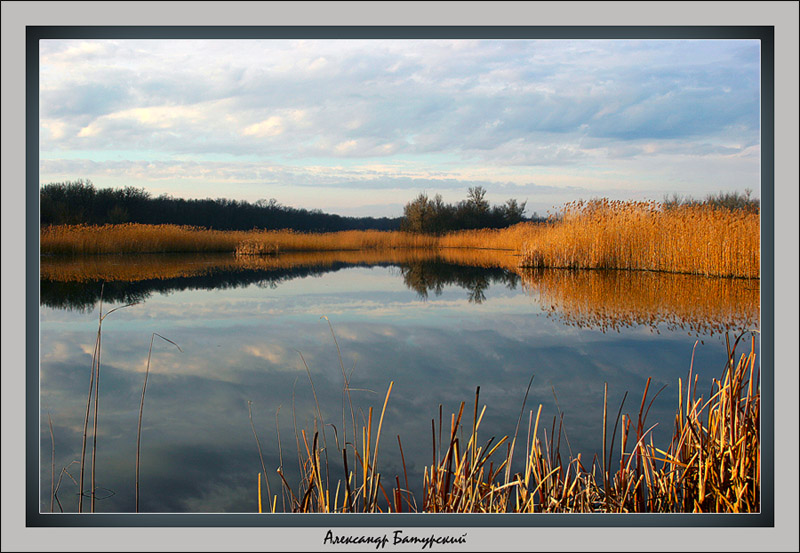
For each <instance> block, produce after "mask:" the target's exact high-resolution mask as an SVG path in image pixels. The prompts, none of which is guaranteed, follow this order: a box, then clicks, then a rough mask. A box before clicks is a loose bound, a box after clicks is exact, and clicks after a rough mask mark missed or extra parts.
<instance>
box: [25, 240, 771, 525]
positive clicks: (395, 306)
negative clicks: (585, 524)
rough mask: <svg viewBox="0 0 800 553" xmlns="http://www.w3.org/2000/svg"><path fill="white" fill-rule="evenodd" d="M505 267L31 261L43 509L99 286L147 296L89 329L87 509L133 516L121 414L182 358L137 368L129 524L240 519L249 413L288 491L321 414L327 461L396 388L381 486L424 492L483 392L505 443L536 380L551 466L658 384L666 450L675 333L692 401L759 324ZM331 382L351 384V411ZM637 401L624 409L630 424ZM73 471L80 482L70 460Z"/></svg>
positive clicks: (319, 257)
mask: <svg viewBox="0 0 800 553" xmlns="http://www.w3.org/2000/svg"><path fill="white" fill-rule="evenodd" d="M515 262H516V258H515V257H514V256H513V254H510V253H509V254H501V255H498V254H497V253H494V252H488V251H460V250H443V251H440V252H431V251H400V250H398V251H389V252H326V253H319V254H291V255H281V256H277V257H273V258H252V259H247V258H245V259H242V258H240V259H236V258H234V257H232V256H146V257H139V258H134V257H127V256H124V257H114V256H108V257H105V256H96V257H93V258H87V259H69V260H56V259H47V260H44V259H43V260H42V281H41V302H42V309H41V346H40V361H41V363H40V365H41V367H40V389H41V394H40V401H41V413H42V427H41V441H40V445H41V451H43V452H45V453H44V454H43V456H42V462H41V471H40V474H41V483H42V486H41V490H42V492H41V505H42V509H43V510H47V509H49V496H48V493H49V489H50V485H49V484H50V470H51V466H50V458H49V452H50V448H51V444H50V432H49V427H48V426H47V416H46V415H47V414H51V415H52V420H53V424H54V436H55V449H56V477H58V474H59V471H60V470H61V467H67V466H70V463H71V462H72V461H73V460H75V459H76V458H79V455H80V443H81V435H82V430H83V417H84V413H85V402H86V389H87V388H86V387H87V384H88V375H89V368H90V366H91V358H92V348H93V345H94V337H95V332H96V329H97V327H96V325H97V313H96V309H97V301H98V299H99V294H100V282H101V281H102V282H104V283H105V284H104V292H103V297H104V304H105V305H106V307H105V308H104V311H106V310H108V309H111V308H113V307H114V306H115V305H116V304H119V303H121V302H125V303H128V302H130V301H131V300H136V299H138V300H143V301H144V303H141V304H139V305H136V306H134V307H130V308H126V309H122V310H119V311H117V312H115V313H113V314H111V316H110V317H108V319H107V320H106V321H105V322H104V323H103V342H102V344H103V355H102V359H103V367H102V386H101V403H100V413H101V414H100V426H99V428H100V433H101V434H100V436H99V437H98V474H97V484H98V486H102V487H103V488H105V489H108V490H111V491H113V492H114V495H113V496H110V497H109V498H108V499H105V500H102V501H98V510H99V511H101V512H129V511H131V510H132V508H133V505H134V497H133V494H134V480H133V475H134V474H135V451H136V430H137V416H138V406H139V400H140V397H141V388H142V381H143V376H144V370H145V366H146V362H147V357H148V345H149V341H150V338H151V334H152V332H158V333H159V334H162V335H164V336H166V337H168V338H169V339H170V340H173V341H174V342H175V343H177V344H179V345H180V346H181V348H182V350H183V352H178V351H177V350H175V349H174V348H172V347H159V346H158V345H157V346H156V348H154V351H153V357H152V364H151V371H150V375H149V380H148V388H147V402H146V405H145V411H144V420H143V445H142V454H141V471H142V472H141V478H142V482H141V486H142V487H141V492H142V502H141V509H142V511H144V512H252V511H254V510H255V508H256V475H257V474H258V472H260V471H261V470H262V469H261V460H260V457H259V453H258V449H257V448H256V444H255V441H254V437H253V434H252V431H251V427H250V424H249V420H248V409H247V406H248V401H252V402H253V404H252V408H253V420H254V424H255V426H256V428H257V431H258V434H259V438H260V440H261V445H262V447H263V456H264V464H265V466H266V467H267V471H268V472H269V478H270V484H271V488H272V493H273V494H275V493H279V492H278V490H279V489H280V483H279V480H278V478H277V475H276V473H275V472H274V469H275V467H277V466H278V465H281V464H282V465H283V466H284V467H285V469H286V477H287V480H288V481H290V482H297V481H298V475H299V472H300V469H299V467H298V463H297V455H296V451H297V444H298V443H300V442H299V440H298V437H297V436H298V435H297V434H296V432H299V431H300V430H302V429H306V430H307V431H308V432H309V435H313V432H314V430H315V429H319V425H317V426H315V421H316V420H317V416H318V413H322V414H323V416H324V417H325V426H323V429H325V431H326V432H328V434H327V440H328V442H329V443H330V444H335V440H336V435H337V433H338V436H339V439H340V441H344V434H345V432H347V440H348V441H352V439H353V437H352V434H351V431H352V423H351V422H350V411H349V399H350V397H351V398H352V401H353V413H354V416H355V418H356V420H357V422H358V421H359V420H363V419H364V418H365V417H366V414H367V413H368V412H369V408H370V407H373V408H374V409H375V410H376V412H379V411H380V407H381V405H382V401H383V397H384V394H385V392H386V389H387V386H388V383H389V382H394V388H393V392H392V396H391V398H390V401H389V403H388V407H387V413H386V418H385V420H384V426H383V430H382V432H383V436H384V437H383V438H382V441H381V450H380V451H381V457H380V459H379V471H380V472H381V474H382V475H384V476H385V477H386V478H388V479H392V478H394V476H395V475H400V477H401V478H403V475H404V473H405V472H407V473H408V477H409V480H410V482H411V486H412V489H413V491H414V492H415V493H416V494H417V497H420V493H419V492H420V490H419V486H420V484H421V482H422V473H423V470H424V467H425V465H426V464H429V463H430V462H431V420H432V419H437V424H438V414H439V406H440V405H441V406H442V407H441V408H442V412H443V413H444V416H445V417H447V416H448V415H449V414H450V413H453V412H457V411H458V409H459V405H460V402H461V401H465V402H467V407H466V409H467V410H471V409H472V407H473V406H472V404H471V403H470V402H471V401H472V399H473V398H474V397H475V389H476V387H478V386H480V387H481V395H480V405H481V407H482V406H483V405H486V406H487V411H486V414H485V417H484V419H483V422H482V425H481V428H482V433H481V440H483V441H485V440H488V439H489V438H491V437H492V436H494V437H495V439H496V440H499V439H500V438H501V437H502V436H504V435H513V433H514V431H515V425H516V422H517V420H518V417H519V415H520V410H521V406H522V400H523V397H524V395H525V387H526V385H527V383H528V380H529V378H530V377H531V375H535V379H534V383H533V386H532V388H531V391H530V395H529V397H528V402H527V404H526V409H525V413H524V418H523V426H521V429H520V435H524V434H525V433H526V432H527V428H525V427H524V424H525V421H527V420H528V417H529V416H530V411H531V410H533V414H534V416H535V414H536V409H537V407H538V406H539V405H540V404H541V405H543V406H544V409H543V412H542V420H543V421H547V423H548V425H549V424H550V422H551V421H555V420H556V417H559V419H558V420H559V421H560V413H562V412H563V414H564V430H565V432H566V436H565V438H566V441H567V446H566V448H562V454H564V455H566V454H567V453H568V452H570V451H571V452H572V453H573V454H577V453H578V452H581V453H582V454H583V457H584V459H589V458H591V456H592V455H593V454H594V453H596V452H598V451H599V449H600V447H601V440H600V436H602V407H603V389H604V384H605V383H609V390H610V392H609V394H610V395H609V405H613V406H614V408H616V407H617V406H618V405H619V403H620V401H621V400H622V397H623V395H624V393H625V392H630V394H631V395H629V398H631V397H637V396H638V395H639V394H641V392H642V391H643V389H644V384H645V382H646V381H647V378H648V377H652V378H653V379H654V382H653V383H652V389H660V388H661V387H662V386H665V385H666V386H667V389H666V390H665V392H664V393H663V394H662V395H661V396H660V397H659V399H658V401H657V402H655V403H654V404H653V407H652V410H651V411H650V415H649V417H650V419H649V420H651V421H652V422H653V423H656V422H659V423H660V425H659V426H658V427H656V428H655V430H654V431H653V437H654V440H655V441H656V442H659V441H663V440H665V439H668V436H669V434H670V424H671V420H672V417H673V416H674V409H675V406H676V404H677V401H676V396H677V386H676V383H677V379H678V378H682V377H683V378H685V376H686V372H687V370H688V367H689V363H690V361H691V355H692V348H693V346H694V343H695V339H694V338H693V337H687V335H686V332H687V329H688V330H689V331H690V332H695V333H699V334H700V336H701V337H702V338H704V341H705V344H703V345H700V346H698V348H697V351H696V352H695V353H696V355H695V359H694V374H697V375H699V376H700V382H701V385H703V384H702V383H705V382H710V379H711V378H714V377H718V376H719V373H720V370H721V369H722V364H723V360H724V357H725V345H724V338H723V336H722V334H720V332H722V331H723V330H725V329H726V328H731V329H733V327H735V326H736V325H742V326H743V327H752V326H754V325H757V323H758V282H757V281H755V282H753V281H742V280H726V279H705V278H697V277H690V276H675V275H655V274H646V273H631V272H628V273H625V272H615V273H611V272H599V271H585V272H570V271H538V272H523V271H518V270H517V269H516V264H515ZM81 309H83V310H84V311H81ZM86 310H91V312H85V311H86ZM322 315H326V316H328V317H329V318H330V320H331V322H332V324H333V329H334V331H335V336H336V340H335V341H334V337H333V336H332V334H331V329H330V328H329V327H328V324H327V322H326V321H325V320H323V319H321V318H320V317H321V316H322ZM610 330H611V331H613V332H609V331H610ZM736 330H739V329H736ZM161 345H163V344H161ZM301 354H302V358H301V356H300V355H301ZM340 354H341V358H340ZM340 359H341V360H340ZM344 374H346V375H347V377H348V379H349V382H350V386H351V387H352V388H353V391H352V394H351V396H350V397H348V398H347V403H346V402H345V401H346V399H345V397H344V394H343V383H344V376H343V375H344ZM312 381H313V384H314V388H313V390H312V388H311V382H312ZM554 394H555V395H557V404H556V397H555V396H554ZM633 403H636V402H635V401H633V402H630V401H629V404H626V406H625V409H624V411H623V412H630V411H631V410H633V411H635V410H636V408H637V407H636V406H631V405H632V404H633ZM376 423H377V420H375V419H373V424H376ZM445 424H446V421H445ZM333 427H335V428H336V431H335V432H334V430H333ZM345 427H347V428H346V429H345ZM550 428H552V427H551V426H548V432H552V430H550ZM279 435H280V438H279ZM397 436H400V437H401V439H402V446H403V453H404V458H405V466H403V464H402V463H401V461H400V456H399V446H398V443H397V439H396V438H397ZM300 439H301V438H300ZM331 449H333V446H331ZM340 457H341V456H340V455H339V456H336V458H337V459H339V458H340ZM523 457H524V455H523V454H522V453H520V454H519V455H517V456H516V457H515V458H516V459H521V458H523ZM69 470H70V471H71V474H72V475H73V476H75V475H76V474H77V471H76V470H75V466H74V465H72V466H71V468H70V469H69ZM330 470H331V478H332V480H333V481H334V482H335V481H336V480H337V479H339V478H340V477H341V474H342V470H341V466H340V465H339V464H338V461H336V460H333V459H332V460H331V465H330ZM265 492H266V487H265ZM76 493H77V487H76V485H74V484H72V482H71V481H70V479H69V478H68V477H67V476H65V477H64V478H63V483H62V487H61V489H60V491H59V498H60V500H61V502H62V503H63V505H64V509H65V511H72V510H75V508H76V503H77V500H76V497H77V496H76ZM279 506H280V499H279Z"/></svg>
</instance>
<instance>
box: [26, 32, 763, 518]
mask: <svg viewBox="0 0 800 553" xmlns="http://www.w3.org/2000/svg"><path fill="white" fill-rule="evenodd" d="M48 38H65V39H66V38H86V39H91V38H94V39H101V38H116V39H132V38H139V39H189V38H208V39H225V38H234V39H253V38H275V39H279V38H316V39H322V38H326V39H345V38H346V39H370V38H398V39H404V38H405V39H426V38H496V39H521V38H531V39H533V38H538V39H637V38H638V39H758V40H760V41H761V201H762V219H761V235H762V236H761V242H762V250H761V256H762V257H761V264H762V275H761V280H762V283H761V302H762V310H761V321H762V325H761V331H762V334H761V352H762V363H761V367H762V398H763V399H764V403H763V405H764V406H766V408H764V407H762V511H761V513H759V514H663V515H662V514H624V515H618V514H608V515H606V514H564V515H561V514H553V515H514V514H506V515H479V514H469V515H449V514H440V515H420V514H379V515H369V514H352V515H341V516H337V515H326V514H319V515H317V514H308V515H306V514H303V515H300V514H279V515H272V516H269V517H267V516H264V515H258V514H252V515H251V514H138V515H136V514H120V513H114V514H101V513H95V514H81V515H77V514H61V513H59V514H49V513H40V512H38V509H39V498H38V486H39V481H38V480H39V475H38V472H39V437H38V432H39V425H38V420H39V397H38V395H39V394H38V391H39V370H38V369H39V294H38V290H39V238H38V237H39V208H38V189H39V183H38V181H39V179H38V167H39V124H38V121H39V107H38V90H39V78H38V77H39V47H38V46H39V45H38V41H39V40H40V39H48ZM25 52H26V97H27V102H26V113H25V117H26V139H25V146H26V155H25V167H26V171H25V182H26V188H25V199H26V203H25V206H26V207H25V215H26V222H25V233H26V256H25V269H26V275H27V276H26V279H27V286H26V297H25V302H26V304H25V305H26V309H25V311H26V315H27V316H26V341H25V351H26V376H25V383H26V385H25V396H26V427H25V438H26V440H25V441H26V444H25V450H26V502H25V505H26V507H25V509H26V525H27V526H32V527H39V526H42V527H45V526H47V527H105V526H107V527H119V526H123V527H303V526H316V527H329V528H331V527H385V526H404V527H405V526H413V527H442V526H448V527H456V526H464V527H521V528H529V527H628V526H636V527H746V526H751V527H769V526H774V520H775V517H774V505H775V493H774V492H775V490H774V466H775V458H774V445H775V442H774V437H775V436H774V423H775V417H774V413H775V403H774V398H775V370H774V369H775V357H774V355H775V350H774V345H775V342H774V333H775V324H774V320H775V307H774V306H775V302H774V299H775V289H774V288H775V245H774V239H775V230H774V229H775V138H774V128H775V87H774V81H775V79H774V70H775V67H774V27H772V26H450V27H442V26H424V27H423V26H68V27H67V26H28V27H26V45H25Z"/></svg>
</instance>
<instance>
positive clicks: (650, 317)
mask: <svg viewBox="0 0 800 553" xmlns="http://www.w3.org/2000/svg"><path fill="white" fill-rule="evenodd" d="M387 266H398V267H399V268H400V272H401V275H402V278H403V282H404V283H405V284H406V286H408V287H409V288H410V289H412V290H414V291H415V292H416V293H417V294H418V295H419V297H420V298H422V299H427V298H428V297H429V295H430V294H434V295H436V296H438V295H441V293H442V291H443V290H444V289H445V288H446V287H448V286H458V287H460V288H463V289H464V290H466V291H467V298H468V299H469V301H470V302H471V303H476V304H480V303H482V302H483V301H485V299H486V290H487V289H488V288H489V286H491V285H494V284H502V285H504V286H506V287H507V288H508V289H510V290H514V289H516V287H517V286H518V285H519V284H520V283H521V284H522V286H523V287H524V289H525V290H526V291H527V292H528V294H529V295H530V296H531V297H532V298H533V299H534V300H535V301H536V302H538V303H539V305H540V306H541V308H542V309H543V310H544V311H546V312H548V313H549V314H550V316H552V317H554V318H557V319H558V320H559V321H561V322H562V323H564V324H567V325H570V326H575V327H578V328H592V329H598V330H601V331H603V332H606V331H619V329H621V328H633V327H637V326H646V327H648V328H650V329H653V330H654V331H658V326H659V325H660V324H662V323H663V324H666V325H667V328H669V329H672V330H674V329H683V330H686V331H688V332H689V333H691V334H694V335H707V334H710V335H714V334H719V333H721V332H725V331H728V330H734V331H735V330H737V329H743V328H748V329H757V328H758V326H759V305H760V282H759V281H758V280H755V279H727V278H707V277H698V276H693V275H674V274H664V273H654V272H644V271H574V270H547V269H540V270H530V269H520V268H518V267H517V259H516V256H515V255H514V254H512V253H510V252H496V251H491V250H459V249H443V250H439V251H435V250H400V249H397V250H369V251H343V252H293V253H292V252H290V253H286V254H282V255H280V256H267V257H234V256H231V255H210V256H209V255H205V256H199V255H191V256H186V255H177V256H161V255H150V256H87V257H78V258H62V259H58V258H43V259H42V263H41V281H40V282H41V285H40V301H41V304H42V305H44V306H48V307H53V308H58V309H76V310H83V311H85V310H91V309H94V308H95V306H96V305H97V303H98V301H99V299H100V294H101V290H102V294H103V297H104V299H105V301H107V302H124V303H133V302H141V301H145V300H146V299H148V298H149V297H151V296H152V294H154V293H161V294H168V293H171V292H176V291H182V290H215V289H221V290H224V289H230V288H242V287H246V286H250V285H256V286H261V287H267V288H276V287H277V286H278V285H280V284H282V283H285V282H289V281H292V280H295V279H303V278H306V277H309V276H321V275H323V274H325V273H329V272H335V271H340V270H342V269H345V268H348V267H387ZM101 284H102V286H101Z"/></svg>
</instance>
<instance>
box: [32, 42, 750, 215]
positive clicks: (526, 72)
mask: <svg viewBox="0 0 800 553" xmlns="http://www.w3.org/2000/svg"><path fill="white" fill-rule="evenodd" d="M759 53H760V52H759V44H758V42H757V41H746V40H742V41H702V40H701V41H696V40H688V41H682V40H634V41H629V40H584V41H569V40H556V41H548V40H496V41H493V40H486V41H484V40H463V41H451V40H385V41H383V40H370V41H363V40H342V41H325V40H270V41H257V40H247V41H238V40H221V41H203V40H189V41H183V40H164V41H159V40H153V41H144V40H130V41H129V40H113V41H112V40H107V41H68V40H67V41H42V45H41V59H40V62H41V63H40V67H41V75H40V86H41V88H40V109H41V114H42V119H41V122H40V129H41V133H40V153H41V155H42V158H43V159H45V160H54V159H77V158H82V159H87V160H89V161H91V162H95V163H97V164H98V165H95V166H93V168H94V169H95V170H98V171H100V174H106V175H109V176H111V175H114V176H115V177H116V178H120V179H122V178H134V177H135V178H136V179H139V181H138V182H142V183H146V182H151V181H148V180H147V179H153V180H152V182H153V183H158V182H162V183H163V182H164V180H165V179H174V180H179V181H182V182H186V181H188V180H193V181H198V182H199V181H202V180H203V179H205V180H206V181H207V182H208V183H209V185H208V186H209V187H211V186H212V184H211V181H212V180H214V181H215V182H216V183H217V184H219V183H225V182H263V183H275V184H276V185H277V184H280V185H283V186H312V185H313V186H323V187H332V188H341V189H345V188H349V189H351V190H367V189H372V190H387V189H390V188H409V187H415V186H419V187H428V186H430V187H432V188H433V187H436V188H438V187H441V189H442V190H445V191H446V190H448V189H451V188H452V189H455V188H458V187H468V186H472V185H475V184H479V183H486V184H487V185H488V186H492V185H494V186H499V185H500V183H503V182H513V183H514V184H516V185H521V184H523V183H525V182H530V181H531V180H535V181H536V182H540V183H543V184H547V185H549V184H550V183H546V182H544V181H543V179H542V173H545V174H551V172H552V170H554V169H559V170H560V171H561V174H562V175H563V176H569V177H570V178H571V179H572V181H571V184H570V185H572V186H581V187H582V186H584V184H578V182H579V181H580V180H581V179H582V178H583V176H584V175H585V174H586V172H588V171H594V172H595V174H596V175H598V178H603V177H602V175H604V174H611V173H616V174H617V175H618V176H620V177H622V174H623V173H625V172H627V171H629V170H630V169H629V167H632V165H631V166H628V165H622V166H618V164H619V162H636V163H635V165H636V167H637V169H638V170H639V171H641V172H640V174H639V176H638V179H639V180H641V181H652V180H653V175H652V174H648V171H649V170H650V169H652V170H654V171H658V170H660V169H658V166H657V165H647V164H642V163H639V161H641V160H644V159H648V160H657V159H661V160H667V159H668V160H669V161H670V163H675V162H676V161H677V162H678V166H680V165H681V162H682V160H683V159H684V158H683V157H681V156H684V157H685V158H690V159H694V160H699V159H703V160H704V163H705V165H704V168H703V169H702V172H703V173H704V174H705V175H711V177H710V178H711V179H712V180H711V181H709V182H708V183H707V186H710V187H712V188H726V187H727V188H730V187H731V186H732V185H728V184H726V183H724V182H723V181H722V180H721V179H720V178H717V177H714V176H713V175H715V174H721V173H724V172H727V170H726V169H723V168H721V164H727V163H729V161H730V159H732V158H735V157H737V156H740V155H745V154H744V153H745V152H748V151H749V152H751V153H752V152H756V151H757V150H754V149H753V148H754V147H757V146H758V144H759V140H760V139H759V133H760V122H759V117H760V110H759V108H760V105H759V104H760V89H759V87H760V65H759V63H760V62H759ZM748 149H749V150H748ZM154 152H157V153H158V154H157V155H154V154H153V153H154ZM220 157H224V158H225V159H226V162H225V163H224V164H220V163H219V158H220ZM142 158H147V162H148V163H146V164H137V163H129V164H128V165H127V168H126V162H124V161H122V160H125V159H136V160H139V159H142ZM111 159H113V160H115V163H117V165H109V163H108V160H111ZM53 163H55V162H53V161H45V164H51V165H52V164H53ZM59 163H60V162H59ZM390 164H393V165H395V166H396V167H400V168H401V171H400V172H392V171H383V172H381V173H378V174H374V175H372V176H370V175H369V174H368V172H366V171H365V170H363V169H358V167H365V166H367V165H384V166H386V165H390ZM62 166H64V167H66V165H65V164H64V163H62ZM354 167H355V169H354ZM737 167H738V166H737ZM74 169H75V170H76V171H77V170H79V169H80V167H79V166H75V167H74ZM483 169H489V170H491V172H493V176H492V177H490V178H477V177H475V175H476V174H478V173H480V172H481V171H482V170H483ZM128 170H129V171H130V173H125V171H128ZM437 173H441V176H439V175H437ZM748 175H749V176H748V177H747V178H749V179H751V180H752V179H757V178H758V174H757V172H756V173H753V174H749V173H748ZM69 176H70V177H72V178H77V176H86V175H83V174H75V173H73V174H72V175H69ZM426 179H428V180H426ZM567 180H569V179H567ZM628 180H629V182H633V181H634V180H636V179H635V178H630V179H628ZM661 185H662V186H663V187H665V188H666V187H668V186H669V183H667V182H663V180H662V183H661ZM373 203H381V202H376V201H373Z"/></svg>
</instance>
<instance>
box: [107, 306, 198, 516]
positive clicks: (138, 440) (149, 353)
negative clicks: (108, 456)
mask: <svg viewBox="0 0 800 553" xmlns="http://www.w3.org/2000/svg"><path fill="white" fill-rule="evenodd" d="M109 313H111V311H109ZM156 336H158V337H159V338H161V339H162V340H164V341H165V342H169V343H170V344H172V345H173V346H175V347H176V348H178V351H180V352H181V353H183V350H182V349H181V347H180V346H179V345H178V344H176V343H175V342H173V341H172V340H170V339H169V338H165V337H163V336H162V335H161V334H158V333H157V332H153V334H152V335H151V336H150V349H148V350H147V366H146V368H145V370H144V384H142V400H141V402H140V403H139V425H138V429H137V432H136V499H135V502H136V512H137V513H138V512H139V463H140V455H141V450H142V416H143V415H144V395H145V392H147V378H148V376H150V357H151V356H152V354H153V341H154V340H155V338H156Z"/></svg>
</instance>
